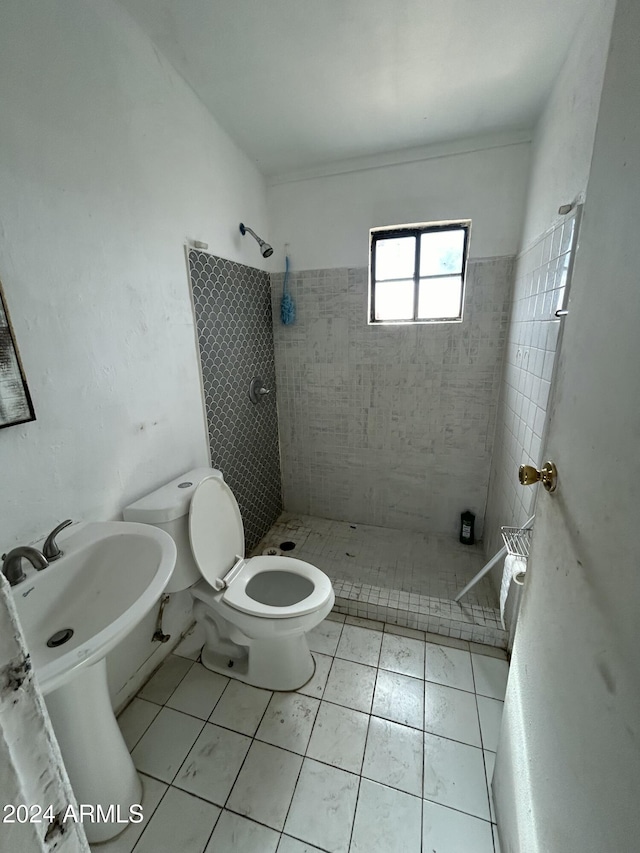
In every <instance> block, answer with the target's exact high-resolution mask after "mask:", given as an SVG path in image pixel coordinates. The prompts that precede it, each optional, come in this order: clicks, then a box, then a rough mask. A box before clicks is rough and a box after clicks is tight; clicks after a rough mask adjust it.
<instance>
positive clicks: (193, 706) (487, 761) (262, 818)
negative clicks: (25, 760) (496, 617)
mask: <svg viewBox="0 0 640 853" xmlns="http://www.w3.org/2000/svg"><path fill="white" fill-rule="evenodd" d="M308 638H309V645H310V648H311V649H312V651H313V654H314V658H315V660H316V672H315V675H314V677H313V678H312V679H311V681H310V682H309V683H308V684H306V685H305V686H304V687H302V688H301V689H300V690H298V691H297V692H293V693H272V692H271V691H268V690H258V689H257V688H254V687H250V686H248V685H245V684H242V683H241V682H238V681H234V680H232V679H228V678H226V677H224V676H221V675H217V674H215V673H212V672H209V671H208V670H206V669H204V667H202V666H201V664H200V663H199V662H198V661H197V658H198V654H199V649H200V643H201V639H200V637H199V636H198V633H197V631H193V632H192V633H191V634H190V635H187V637H185V639H184V640H183V641H182V643H181V644H180V646H178V648H177V649H176V653H174V654H171V655H169V657H168V658H167V659H166V661H165V662H164V663H163V665H162V666H161V667H160V669H158V670H157V671H156V673H155V674H154V675H153V677H152V678H151V679H150V681H148V682H147V684H146V685H145V686H144V687H143V688H142V690H141V691H140V692H139V694H138V696H137V697H136V698H135V699H134V700H133V701H132V702H131V704H130V705H129V706H128V707H127V708H126V709H125V711H124V712H123V713H122V714H121V716H120V718H119V722H120V726H121V728H122V731H123V733H124V736H125V740H126V741H127V744H128V746H129V748H130V749H131V751H132V755H133V758H134V761H135V764H136V766H137V768H138V770H139V771H140V773H141V774H142V778H143V782H144V796H143V806H144V814H145V822H144V823H143V824H139V825H136V826H131V827H130V828H128V829H127V830H126V831H125V832H124V833H123V834H122V835H121V836H120V837H119V838H117V839H115V840H114V841H111V842H108V843H106V844H101V845H96V846H95V851H96V853H98V851H101V853H130V852H131V851H133V850H135V853H175V851H177V850H179V851H181V853H232V851H233V853H275V851H277V853H305V851H307V853H313V851H316V853H317V851H328V853H395V851H398V853H400V852H401V853H420V851H422V853H499V849H498V841H497V835H496V828H495V825H494V824H493V823H492V820H493V808H492V804H491V796H490V790H489V787H488V784H489V782H490V779H491V774H492V772H493V764H494V758H495V755H494V752H495V749H496V746H497V739H498V729H499V724H500V717H501V712H502V701H503V698H504V692H505V687H506V680H507V674H508V664H507V662H506V660H505V659H504V654H503V653H502V652H500V651H499V650H496V649H494V648H491V647H484V646H478V645H476V644H474V643H468V642H464V641H461V640H453V639H448V638H445V637H434V636H432V635H426V636H425V634H423V633H422V632H419V631H415V630H411V629H406V628H399V627H398V626H394V625H384V624H383V623H381V622H372V621H368V620H364V619H358V618H354V617H349V616H347V617H346V618H345V617H344V616H343V615H340V614H336V613H332V614H330V617H329V618H328V619H327V620H325V621H324V622H323V623H322V624H321V625H319V626H318V627H317V628H316V629H314V630H313V631H312V632H310V634H309V635H308Z"/></svg>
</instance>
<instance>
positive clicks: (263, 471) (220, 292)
mask: <svg viewBox="0 0 640 853" xmlns="http://www.w3.org/2000/svg"><path fill="white" fill-rule="evenodd" d="M189 274H190V279H191V288H192V292H193V303H194V311H195V318H196V326H197V330H198V343H199V347H200V361H201V365H202V383H203V390H204V402H205V409H206V413H207V425H208V431H209V447H210V450H211V463H212V465H213V466H214V468H219V469H220V470H221V471H222V472H223V474H224V478H225V480H226V482H227V483H228V484H229V486H230V487H231V489H232V491H233V493H234V494H235V496H236V499H237V501H238V504H239V505H240V511H241V513H242V518H243V520H244V531H245V539H246V547H247V549H251V548H253V547H254V546H255V544H256V543H257V542H259V541H260V539H261V538H262V536H263V535H264V534H265V533H266V532H267V530H268V529H269V528H270V527H271V525H272V524H273V522H274V521H275V520H276V519H277V518H278V516H279V515H280V512H281V511H282V489H281V482H280V458H279V450H278V417H277V412H276V403H275V394H271V395H270V396H267V397H265V398H263V399H262V400H261V401H260V403H258V404H257V405H254V404H253V403H252V402H251V401H250V400H249V384H250V382H251V379H252V378H253V377H254V376H260V377H262V379H263V380H264V383H265V386H266V387H267V388H269V389H273V388H274V387H275V367H274V355H273V325H272V320H271V299H270V288H269V276H268V274H267V273H266V272H262V271H261V270H258V269H255V268H253V267H248V266H245V265H244V264H238V263H235V262H233V261H227V260H225V259H224V258H218V257H215V256H214V255H210V254H207V253H205V252H199V251H196V250H195V249H192V250H190V251H189Z"/></svg>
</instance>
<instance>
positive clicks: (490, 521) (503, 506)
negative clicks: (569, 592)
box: [485, 212, 578, 554]
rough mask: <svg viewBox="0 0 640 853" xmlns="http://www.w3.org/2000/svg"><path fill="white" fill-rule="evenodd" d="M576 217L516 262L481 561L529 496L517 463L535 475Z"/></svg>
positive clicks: (529, 502) (524, 514)
mask: <svg viewBox="0 0 640 853" xmlns="http://www.w3.org/2000/svg"><path fill="white" fill-rule="evenodd" d="M577 222H578V220H577V219H576V213H575V212H574V213H572V214H571V215H570V216H568V217H566V219H565V220H564V221H563V222H560V223H559V224H558V225H556V226H555V227H554V228H552V229H550V230H549V231H547V232H546V233H545V234H543V235H542V236H541V237H540V238H539V239H538V240H536V242H535V243H534V244H533V246H531V248H530V249H527V251H526V252H523V253H522V254H521V255H519V256H518V257H517V259H516V270H515V284H514V289H513V296H512V300H511V306H510V320H509V330H508V333H507V344H506V348H505V361H504V375H503V379H502V390H501V396H500V405H499V409H498V421H497V424H496V438H495V450H494V454H493V460H492V470H491V481H490V487H489V499H488V503H487V535H486V536H485V544H486V550H487V554H492V553H494V552H495V551H497V550H498V549H499V548H500V547H501V546H502V539H501V537H500V526H501V525H510V526H517V527H520V526H522V525H523V524H524V523H525V521H526V520H527V519H528V518H530V516H531V515H532V514H533V511H534V499H535V496H536V489H525V488H523V487H522V486H520V485H519V483H518V467H519V466H520V465H521V464H522V463H526V464H529V465H535V466H536V468H538V467H540V464H541V463H542V462H543V459H542V453H543V451H544V432H545V427H546V423H547V410H548V404H549V395H550V393H551V384H552V380H553V372H554V367H555V362H556V356H557V353H558V340H559V334H560V324H561V322H562V320H559V319H557V318H556V316H555V312H556V311H557V310H558V309H561V308H562V307H563V306H564V304H565V300H566V289H567V285H568V283H569V275H570V272H571V261H572V255H573V252H574V247H575V244H576V240H577V229H578V226H577Z"/></svg>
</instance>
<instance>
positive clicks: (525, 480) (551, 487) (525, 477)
mask: <svg viewBox="0 0 640 853" xmlns="http://www.w3.org/2000/svg"><path fill="white" fill-rule="evenodd" d="M518 479H519V480H520V485H521V486H533V484H534V483H539V482H541V483H542V485H543V486H544V487H545V489H546V490H547V491H548V492H555V490H556V488H557V485H558V469H557V468H556V466H555V465H554V464H553V462H545V463H544V465H543V466H542V468H541V469H540V470H539V471H538V469H537V468H534V467H533V465H521V466H520V469H519V471H518Z"/></svg>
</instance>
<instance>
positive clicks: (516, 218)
mask: <svg viewBox="0 0 640 853" xmlns="http://www.w3.org/2000/svg"><path fill="white" fill-rule="evenodd" d="M478 144H479V147H478V148H477V149H476V150H473V148H474V146H473V144H470V145H469V146H468V147H469V148H470V149H471V150H466V151H465V150H463V151H459V150H458V149H459V146H455V145H453V146H450V147H449V152H451V153H448V150H447V146H440V147H438V148H435V149H433V150H432V152H431V153H430V152H429V150H428V149H427V150H425V151H423V152H422V154H421V159H419V160H414V161H410V162H399V163H395V164H394V163H389V161H388V158H378V159H376V158H367V159H366V160H364V161H360V162H359V161H358V160H354V161H352V163H351V165H350V167H348V166H346V165H345V166H344V168H343V169H342V170H341V171H340V173H339V174H333V175H332V174H324V175H320V176H318V177H313V178H309V179H303V180H295V179H294V180H290V181H287V182H282V183H277V184H273V185H272V186H270V187H269V189H268V204H269V217H270V222H271V234H272V237H273V240H272V243H273V246H274V249H275V250H276V254H277V256H278V268H279V269H284V258H283V254H284V244H285V243H288V244H289V254H290V257H291V263H292V268H293V269H294V270H303V269H326V268H334V267H363V266H367V265H368V252H369V229H370V228H373V227H375V226H380V225H398V224H403V223H408V222H428V221H431V220H441V219H472V220H473V226H472V236H471V256H472V257H473V258H484V257H494V256H499V255H514V254H515V253H516V251H517V249H518V243H519V239H520V233H521V229H522V216H523V210H524V204H525V193H526V186H527V179H528V168H529V147H530V146H529V143H528V142H526V141H522V139H521V138H520V139H517V138H516V140H515V141H514V142H513V143H510V142H509V141H507V142H506V143H505V141H504V140H497V141H496V142H495V147H490V146H491V143H490V142H489V141H487V140H482V141H480V142H479V143H478ZM347 168H350V171H346V169H347Z"/></svg>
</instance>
